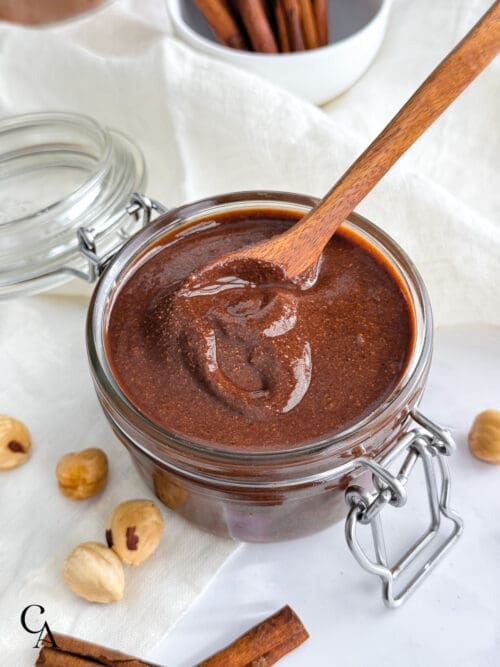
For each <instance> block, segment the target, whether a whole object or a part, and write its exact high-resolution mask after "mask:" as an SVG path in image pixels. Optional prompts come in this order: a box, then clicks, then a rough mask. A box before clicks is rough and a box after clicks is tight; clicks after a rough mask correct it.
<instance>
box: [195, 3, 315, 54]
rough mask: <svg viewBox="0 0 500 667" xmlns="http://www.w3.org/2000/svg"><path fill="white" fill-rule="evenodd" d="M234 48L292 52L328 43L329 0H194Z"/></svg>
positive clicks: (216, 31)
mask: <svg viewBox="0 0 500 667" xmlns="http://www.w3.org/2000/svg"><path fill="white" fill-rule="evenodd" d="M194 1H195V3H196V5H197V6H198V8H199V9H200V11H201V12H202V13H203V15H204V16H205V18H206V20H207V21H208V23H209V25H210V27H211V29H212V32H213V33H214V35H215V37H216V38H217V40H218V41H219V42H220V43H221V44H224V46H229V47H231V48H233V49H241V50H244V51H259V52H260V53H289V52H291V51H304V50H306V49H316V48H318V47H320V46H325V45H326V44H328V0H194Z"/></svg>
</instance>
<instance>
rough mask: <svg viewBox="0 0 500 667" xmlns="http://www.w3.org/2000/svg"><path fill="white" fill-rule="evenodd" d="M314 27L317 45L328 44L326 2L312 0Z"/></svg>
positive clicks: (323, 0) (324, 0) (326, 0)
mask: <svg viewBox="0 0 500 667" xmlns="http://www.w3.org/2000/svg"><path fill="white" fill-rule="evenodd" d="M312 2H313V9H314V15H315V17H316V26H317V29H318V45H319V46H326V45H327V44H328V41H329V38H328V0H312Z"/></svg>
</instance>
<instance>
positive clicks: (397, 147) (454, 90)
mask: <svg viewBox="0 0 500 667" xmlns="http://www.w3.org/2000/svg"><path fill="white" fill-rule="evenodd" d="M499 50H500V0H497V1H496V2H495V3H494V4H493V5H492V7H491V8H490V9H489V10H488V11H487V12H486V14H484V16H483V17H482V18H481V19H480V20H479V22H478V23H477V24H476V25H475V26H474V27H473V28H472V30H471V31H470V32H469V33H468V34H467V35H466V36H465V37H464V39H463V40H462V41H461V42H460V43H459V44H458V45H457V46H456V47H455V49H454V50H453V51H452V52H451V53H450V54H449V55H448V56H447V57H446V58H445V59H444V60H443V61H442V62H441V63H440V64H439V65H438V67H436V69H435V70H434V71H433V72H432V74H431V75H430V76H429V77H428V78H427V79H426V80H425V81H424V83H423V84H422V85H421V86H420V88H418V90H417V91H416V92H415V94H414V95H412V97H411V98H410V99H409V100H408V102H406V104H405V105H404V106H403V107H402V109H401V110H400V111H399V112H398V113H397V114H396V116H394V118H393V119H392V120H391V122H390V123H389V124H388V125H387V127H386V128H385V129H384V130H383V131H382V132H381V134H379V135H378V137H377V138H376V139H375V140H374V141H373V143H372V144H370V146H369V147H368V148H367V149H366V150H365V151H364V153H362V154H361V156H360V157H359V158H358V159H357V160H356V161H355V162H354V163H353V165H352V166H351V167H350V168H349V169H348V170H347V171H346V172H345V174H344V175H343V176H342V177H341V178H340V180H339V181H337V183H336V184H335V185H334V186H333V188H332V189H331V190H330V191H329V192H328V194H327V195H326V196H325V197H324V199H322V200H321V202H320V203H319V204H318V205H317V206H316V207H315V208H314V209H313V210H312V211H311V212H310V213H309V214H308V215H307V216H305V217H304V218H303V219H302V220H301V221H300V222H299V223H298V224H296V225H294V226H293V227H292V228H291V229H290V230H289V231H288V232H286V233H285V234H282V235H281V238H282V239H283V244H286V248H287V249H288V250H286V251H285V252H283V250H285V245H283V246H282V249H281V254H280V248H279V247H277V246H278V243H276V241H277V240H278V239H277V237H275V238H274V239H273V242H274V247H271V244H269V246H268V248H267V249H266V250H268V251H269V254H268V253H267V252H266V253H265V254H266V255H267V254H268V257H267V259H270V260H273V259H274V258H276V259H275V261H277V262H279V263H280V264H281V265H282V266H283V268H284V269H285V270H286V273H287V274H288V276H289V277H290V278H293V277H295V276H298V275H300V274H301V273H303V272H304V271H306V270H307V269H308V268H309V267H310V266H311V265H312V264H313V263H314V262H315V261H316V259H317V258H318V257H319V256H320V254H321V252H322V250H323V248H324V247H325V245H326V244H327V242H328V241H329V239H330V238H331V236H332V234H333V233H334V232H335V230H336V229H337V228H338V227H339V226H340V225H341V224H342V222H343V221H344V220H345V218H346V217H347V216H348V215H349V213H351V212H352V211H353V209H354V208H355V206H356V205H357V204H358V203H359V202H360V201H361V200H362V199H363V198H364V197H365V196H366V195H367V194H368V193H369V192H370V190H371V189H372V188H373V187H374V186H375V185H376V184H377V183H378V181H379V180H380V179H381V178H382V176H384V174H385V173H386V172H387V171H389V169H390V168H391V167H392V166H393V164H394V163H395V162H396V161H397V160H398V159H399V158H400V157H401V156H402V155H403V153H404V152H405V151H406V150H407V149H408V148H409V147H410V146H411V145H412V144H413V143H414V142H415V141H416V140H417V139H418V138H419V137H420V135H421V134H422V133H423V132H425V130H426V129H427V128H428V127H429V126H430V125H432V123H433V122H434V121H435V120H436V118H438V116H440V115H441V114H442V113H443V111H444V110H445V109H446V108H447V107H448V106H449V105H450V104H451V102H453V100H455V98H457V97H458V96H459V95H460V93H461V92H462V91H463V90H464V89H465V88H466V87H467V86H468V85H469V84H470V83H471V81H473V79H475V77H476V76H477V75H478V74H479V73H480V72H481V71H482V70H483V69H484V68H485V67H486V66H487V65H488V63H489V62H490V61H491V60H493V58H494V57H495V56H496V55H497V53H498V52H499ZM291 237H294V238H291ZM280 240H281V239H280ZM255 247H256V248H257V247H258V246H255ZM292 248H293V252H290V250H292ZM259 254H260V256H261V257H262V253H259Z"/></svg>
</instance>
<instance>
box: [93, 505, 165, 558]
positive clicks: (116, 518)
mask: <svg viewBox="0 0 500 667" xmlns="http://www.w3.org/2000/svg"><path fill="white" fill-rule="evenodd" d="M162 531H163V518H162V516H161V514H160V511H159V509H158V508H157V507H156V505H155V504H154V503H153V502H152V501H151V500H128V501H127V502H124V503H121V504H120V505H118V506H117V507H115V509H114V510H113V514H112V515H111V517H110V519H109V522H108V527H107V530H106V541H107V543H108V546H109V547H111V548H112V549H113V550H114V551H115V552H116V553H117V554H118V555H119V556H120V558H121V559H122V560H123V561H124V562H125V563H128V564H129V565H139V563H142V561H143V560H146V558H148V557H149V556H151V554H152V553H153V551H154V550H155V549H156V547H157V546H158V544H159V542H160V538H161V534H162Z"/></svg>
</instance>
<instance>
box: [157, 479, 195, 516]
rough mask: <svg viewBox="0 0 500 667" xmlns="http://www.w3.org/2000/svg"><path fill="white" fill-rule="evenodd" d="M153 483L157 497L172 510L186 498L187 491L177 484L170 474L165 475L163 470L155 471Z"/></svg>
mask: <svg viewBox="0 0 500 667" xmlns="http://www.w3.org/2000/svg"><path fill="white" fill-rule="evenodd" d="M153 484H154V488H155V493H156V495H157V496H158V498H159V499H160V500H161V502H162V503H163V504H164V505H166V506H167V507H170V509H172V510H177V509H179V508H180V507H182V505H184V503H185V502H186V500H187V499H188V492H187V491H186V490H185V489H183V488H181V487H180V486H178V485H177V484H176V482H174V481H173V479H172V478H171V477H170V476H167V475H166V474H165V473H163V472H155V474H154V476H153Z"/></svg>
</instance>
